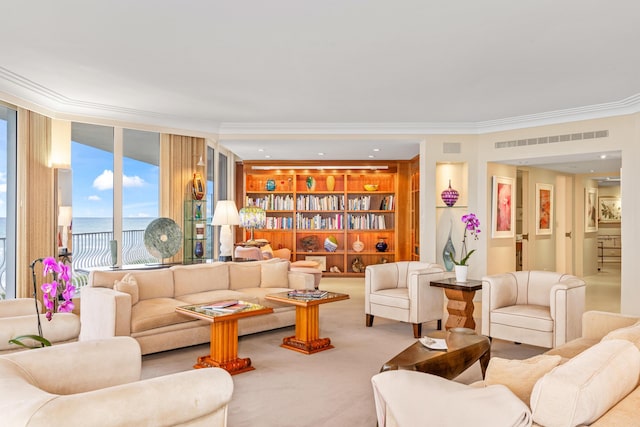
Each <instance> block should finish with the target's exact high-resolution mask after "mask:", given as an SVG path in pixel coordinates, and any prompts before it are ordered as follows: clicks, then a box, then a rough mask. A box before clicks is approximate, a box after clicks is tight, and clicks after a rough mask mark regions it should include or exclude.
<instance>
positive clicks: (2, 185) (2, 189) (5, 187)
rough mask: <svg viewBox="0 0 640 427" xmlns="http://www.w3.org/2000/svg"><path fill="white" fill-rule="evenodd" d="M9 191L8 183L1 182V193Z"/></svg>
mask: <svg viewBox="0 0 640 427" xmlns="http://www.w3.org/2000/svg"><path fill="white" fill-rule="evenodd" d="M6 192H7V184H0V193H6Z"/></svg>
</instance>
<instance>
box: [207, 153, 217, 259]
mask: <svg viewBox="0 0 640 427" xmlns="http://www.w3.org/2000/svg"><path fill="white" fill-rule="evenodd" d="M215 154H216V152H215V150H214V149H213V148H212V147H207V196H206V197H207V203H208V204H209V206H207V242H208V245H207V258H213V257H214V254H215V249H214V248H216V242H214V240H215V238H214V236H215V233H214V232H213V231H214V227H213V226H212V225H211V221H212V219H213V208H214V207H215V205H216V202H215V197H214V195H215V194H214V193H215V188H216V187H215V182H216V179H215V178H216V175H215V168H214V167H213V160H214V159H215Z"/></svg>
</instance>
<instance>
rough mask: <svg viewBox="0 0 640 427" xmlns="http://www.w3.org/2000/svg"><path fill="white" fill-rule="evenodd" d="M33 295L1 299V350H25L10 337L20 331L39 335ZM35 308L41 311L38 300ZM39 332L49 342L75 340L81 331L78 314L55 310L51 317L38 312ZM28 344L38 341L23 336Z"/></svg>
mask: <svg viewBox="0 0 640 427" xmlns="http://www.w3.org/2000/svg"><path fill="white" fill-rule="evenodd" d="M35 311H36V307H35V303H34V300H33V298H16V299H8V300H0V354H4V353H11V352H14V351H18V350H24V349H25V347H21V346H19V345H16V344H10V343H9V340H11V339H13V338H16V337H18V336H21V335H38V319H37V318H36V314H35ZM38 312H39V313H42V304H41V303H40V301H38ZM40 324H41V325H42V335H43V336H44V337H45V338H46V339H47V340H49V342H50V343H51V344H61V343H65V342H72V341H77V340H78V335H79V334H80V317H79V316H78V315H77V314H74V313H55V314H54V315H53V317H52V319H51V321H49V320H47V318H46V317H45V315H44V314H40ZM23 342H24V343H25V344H27V345H30V346H37V345H38V344H39V343H38V342H36V341H33V340H29V339H26V340H23Z"/></svg>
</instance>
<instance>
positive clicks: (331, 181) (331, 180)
mask: <svg viewBox="0 0 640 427" xmlns="http://www.w3.org/2000/svg"><path fill="white" fill-rule="evenodd" d="M335 188H336V178H335V177H334V176H333V175H329V176H328V177H327V191H333V190H334V189H335Z"/></svg>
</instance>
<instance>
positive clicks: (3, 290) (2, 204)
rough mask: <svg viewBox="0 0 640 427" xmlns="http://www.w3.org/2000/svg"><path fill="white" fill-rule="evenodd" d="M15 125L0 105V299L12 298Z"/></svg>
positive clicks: (12, 116) (11, 113)
mask: <svg viewBox="0 0 640 427" xmlns="http://www.w3.org/2000/svg"><path fill="white" fill-rule="evenodd" d="M16 124H17V112H16V111H15V110H13V109H11V108H8V107H5V106H2V105H0V299H7V298H15V297H16V286H15V283H16V271H15V265H16V259H15V254H16V174H17V172H16V146H17V142H16Z"/></svg>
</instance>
